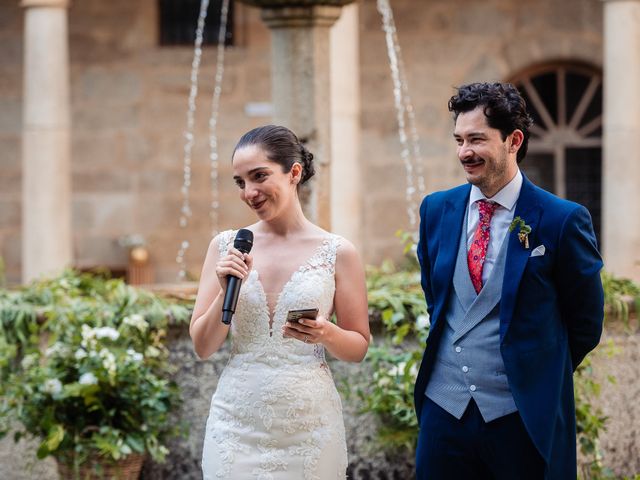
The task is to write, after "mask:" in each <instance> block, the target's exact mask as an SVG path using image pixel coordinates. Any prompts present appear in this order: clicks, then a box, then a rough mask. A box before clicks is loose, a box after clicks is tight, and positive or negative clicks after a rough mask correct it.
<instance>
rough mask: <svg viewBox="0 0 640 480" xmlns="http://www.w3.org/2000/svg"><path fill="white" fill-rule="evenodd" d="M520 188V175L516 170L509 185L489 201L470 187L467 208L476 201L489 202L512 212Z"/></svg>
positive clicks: (476, 189) (476, 188)
mask: <svg viewBox="0 0 640 480" xmlns="http://www.w3.org/2000/svg"><path fill="white" fill-rule="evenodd" d="M521 188H522V173H521V172H520V169H518V171H517V173H516V175H515V177H513V178H512V179H511V181H510V182H509V183H507V184H506V185H505V186H504V187H502V190H500V191H499V192H498V193H496V194H495V195H494V196H493V197H491V198H490V199H488V198H487V197H485V196H484V194H483V193H482V192H481V191H480V189H479V188H478V187H476V186H475V185H472V186H471V194H470V195H469V206H471V205H473V204H474V203H475V202H477V201H478V200H491V201H492V202H496V203H497V204H498V205H500V206H501V207H504V208H506V209H507V210H513V207H515V205H516V202H517V201H518V197H519V196H520V189H521Z"/></svg>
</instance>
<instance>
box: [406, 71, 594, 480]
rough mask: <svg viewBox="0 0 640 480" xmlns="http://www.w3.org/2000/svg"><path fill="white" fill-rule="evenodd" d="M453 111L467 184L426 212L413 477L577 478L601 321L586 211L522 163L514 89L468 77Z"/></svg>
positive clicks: (435, 198)
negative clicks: (576, 379)
mask: <svg viewBox="0 0 640 480" xmlns="http://www.w3.org/2000/svg"><path fill="white" fill-rule="evenodd" d="M449 110H450V111H451V112H453V117H454V120H455V129H454V135H453V136H454V138H455V141H456V143H457V144H458V158H459V160H460V163H461V165H462V168H463V169H464V171H465V174H466V177H467V181H468V182H469V183H468V184H466V185H462V186H459V187H457V188H454V189H451V190H448V191H445V192H438V193H434V194H432V195H429V196H427V197H426V198H425V199H424V201H423V202H422V206H421V207H420V217H421V224H420V242H419V244H418V257H419V260H420V265H421V267H422V288H423V289H424V293H425V297H426V300H427V305H428V310H429V314H430V316H431V331H430V333H429V338H428V340H427V347H426V350H425V353H424V357H423V360H422V364H421V366H420V371H419V373H418V379H417V381H416V389H415V404H416V411H417V415H418V419H419V421H420V436H419V439H418V448H417V453H416V455H417V458H416V463H417V476H418V479H425V480H426V479H429V480H439V479H447V480H451V479H465V480H467V479H504V480H512V479H518V480H522V479H543V478H546V479H552V480H569V479H575V478H576V425H575V407H574V399H573V378H572V376H573V372H574V371H575V369H576V368H577V366H578V365H579V364H580V362H581V361H582V359H583V358H584V357H585V355H586V354H587V353H588V352H589V351H590V350H592V349H593V348H594V347H595V346H596V345H597V344H598V341H599V340H600V334H601V331H602V320H603V291H602V284H601V281H600V269H601V268H602V261H601V259H600V255H599V253H598V247H597V245H596V238H595V235H594V233H593V227H592V224H591V217H590V216H589V213H588V211H587V210H586V209H585V208H584V207H582V206H580V205H578V204H576V203H573V202H569V201H567V200H563V199H560V198H558V197H555V196H554V195H552V194H550V193H548V192H546V191H544V190H542V189H540V188H538V187H536V186H535V185H533V184H532V183H531V182H530V181H529V180H528V179H527V178H526V177H525V176H524V175H523V174H522V173H521V172H520V170H519V168H518V163H519V162H520V161H521V160H522V159H523V158H524V157H525V155H526V153H527V142H528V139H529V128H530V126H531V123H532V122H531V118H530V117H529V115H528V114H527V112H526V106H525V102H524V100H523V98H522V97H521V96H520V94H519V92H518V90H517V89H516V88H515V87H513V86H512V85H510V84H501V83H493V84H488V83H474V84H470V85H465V86H462V87H460V88H459V89H458V93H457V95H454V96H453V97H452V98H451V99H450V101H449ZM512 226H513V227H514V228H513V229H511V228H510V227H512Z"/></svg>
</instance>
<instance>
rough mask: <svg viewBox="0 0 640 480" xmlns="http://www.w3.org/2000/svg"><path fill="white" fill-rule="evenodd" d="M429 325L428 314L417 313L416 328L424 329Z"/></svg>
mask: <svg viewBox="0 0 640 480" xmlns="http://www.w3.org/2000/svg"><path fill="white" fill-rule="evenodd" d="M430 325H431V319H430V318H429V315H428V314H423V315H418V318H416V328H417V329H418V330H425V329H427V328H429V326H430Z"/></svg>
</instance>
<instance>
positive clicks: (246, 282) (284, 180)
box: [189, 125, 369, 480]
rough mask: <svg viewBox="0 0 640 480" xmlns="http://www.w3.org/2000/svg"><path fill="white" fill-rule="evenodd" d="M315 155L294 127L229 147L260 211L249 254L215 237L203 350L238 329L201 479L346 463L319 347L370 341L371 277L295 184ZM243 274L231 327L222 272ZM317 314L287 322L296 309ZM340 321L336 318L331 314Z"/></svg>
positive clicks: (343, 348)
mask: <svg viewBox="0 0 640 480" xmlns="http://www.w3.org/2000/svg"><path fill="white" fill-rule="evenodd" d="M313 174H314V167H313V155H312V154H311V153H309V152H308V151H307V149H306V148H305V147H304V146H303V145H302V144H301V143H300V141H299V140H298V138H297V137H296V136H295V134H294V133H293V132H291V131H290V130H288V129H287V128H284V127H279V126H273V125H267V126H264V127H259V128H256V129H254V130H251V131H249V132H247V133H246V134H245V135H244V136H243V137H242V138H241V139H240V141H239V142H238V145H236V148H235V150H234V153H233V178H234V180H235V182H236V184H237V186H238V189H239V192H240V199H241V200H242V201H243V202H244V203H246V204H247V205H248V206H249V207H250V208H251V209H252V210H253V211H254V212H255V213H256V215H257V216H258V218H259V220H258V222H257V223H255V224H253V225H250V226H249V227H246V228H248V229H249V230H251V231H252V232H253V235H254V243H253V245H254V246H253V249H252V252H251V253H250V254H243V253H241V252H240V251H238V250H237V249H235V248H233V240H234V237H235V232H234V231H226V232H222V233H220V234H219V235H217V236H216V237H215V238H214V239H213V241H212V242H211V244H210V246H209V250H208V252H207V256H206V259H205V262H204V266H203V269H202V275H201V280H200V286H199V288H198V295H197V298H196V303H195V308H194V312H193V316H192V318H191V325H190V327H189V332H190V335H191V338H192V340H193V344H194V347H195V351H196V353H197V354H198V356H199V357H200V358H203V359H204V358H208V357H209V356H210V355H211V354H213V353H214V352H215V351H217V350H218V349H219V348H220V347H221V346H222V344H223V342H224V341H225V339H226V338H227V335H228V333H229V331H231V336H232V348H231V358H230V360H229V363H228V364H227V366H226V367H225V369H224V371H223V372H222V375H221V377H220V380H219V382H218V386H217V389H216V392H215V393H214V395H213V398H212V399H211V409H210V412H209V418H208V420H207V426H206V430H205V439H204V448H203V453H202V471H203V475H204V478H205V480H213V479H233V480H237V479H252V478H253V479H258V480H300V479H305V480H335V479H344V478H345V476H346V468H347V448H346V442H345V432H344V423H343V420H342V406H341V403H340V397H339V396H338V393H337V391H336V388H335V385H334V383H333V379H332V376H331V372H330V371H329V368H328V366H327V363H326V361H325V357H324V352H325V350H327V351H329V353H330V354H331V355H333V356H334V357H336V358H338V359H340V360H345V361H350V362H359V361H361V360H362V359H363V358H364V356H365V354H366V352H367V348H368V345H369V324H368V313H367V295H366V287H365V278H364V271H363V268H362V264H361V262H360V258H359V256H358V253H357V251H356V249H355V248H354V246H353V245H352V244H351V243H349V242H348V241H347V240H345V239H344V238H341V237H339V236H337V235H334V234H331V233H329V232H326V231H325V230H323V229H321V228H319V227H317V226H316V225H314V224H313V223H311V222H310V221H308V220H307V219H306V218H305V216H304V214H303V212H302V208H301V205H300V201H299V198H298V187H299V186H300V185H301V184H303V183H304V182H306V181H307V180H309V178H311V177H312V176H313ZM228 275H234V276H236V277H239V278H241V279H242V280H243V282H242V283H243V285H242V289H241V291H240V297H239V300H238V306H237V308H236V313H235V315H234V317H233V321H232V323H231V326H230V327H229V326H227V325H225V324H223V323H222V322H221V316H222V311H221V310H222V303H223V298H224V292H225V289H226V285H227V276H228ZM316 308H317V309H318V311H319V312H318V314H317V316H316V318H315V319H312V318H302V319H301V320H300V321H299V322H293V321H292V322H289V321H287V313H288V312H289V311H290V310H297V309H316ZM334 313H335V315H336V318H337V323H332V322H331V317H332V314H334Z"/></svg>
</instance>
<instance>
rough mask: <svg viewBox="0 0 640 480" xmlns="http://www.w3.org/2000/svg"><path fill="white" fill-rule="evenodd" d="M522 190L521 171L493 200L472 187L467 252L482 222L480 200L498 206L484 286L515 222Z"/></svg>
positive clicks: (485, 266)
mask: <svg viewBox="0 0 640 480" xmlns="http://www.w3.org/2000/svg"><path fill="white" fill-rule="evenodd" d="M521 188H522V173H520V169H518V172H517V173H516V175H515V177H513V179H512V180H511V181H510V182H509V183H507V184H506V185H505V186H504V187H502V190H500V191H499V192H498V193H496V194H495V195H494V196H493V197H492V198H487V197H485V196H484V195H483V193H482V192H481V191H480V189H479V188H478V187H476V186H475V185H472V186H471V194H470V195H469V206H468V207H467V208H468V209H469V210H468V215H467V251H468V250H469V248H470V247H471V242H472V241H473V235H474V233H475V231H476V228H477V227H478V222H479V221H480V215H479V214H478V203H477V202H478V200H489V201H491V202H495V203H497V204H498V207H497V208H496V209H495V211H494V213H493V217H492V218H491V226H490V234H489V246H488V247H487V257H486V258H485V261H484V267H483V268H482V284H483V285H484V284H485V283H487V279H488V278H489V276H490V275H491V270H493V266H494V265H495V263H496V257H497V256H498V252H500V247H501V246H502V242H503V241H504V240H505V239H506V238H507V234H508V233H509V225H511V222H512V221H513V216H514V214H515V211H516V203H517V201H518V197H519V196H520V189H521Z"/></svg>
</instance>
